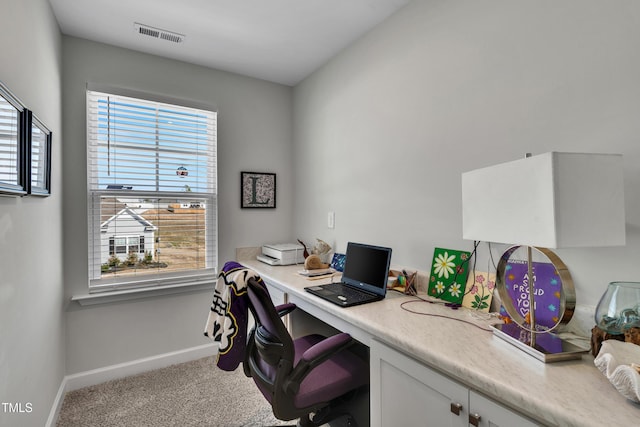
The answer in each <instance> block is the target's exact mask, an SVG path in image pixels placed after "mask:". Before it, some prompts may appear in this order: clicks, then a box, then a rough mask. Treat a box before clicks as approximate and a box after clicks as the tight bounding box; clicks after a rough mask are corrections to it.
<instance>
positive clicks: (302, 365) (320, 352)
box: [284, 332, 353, 394]
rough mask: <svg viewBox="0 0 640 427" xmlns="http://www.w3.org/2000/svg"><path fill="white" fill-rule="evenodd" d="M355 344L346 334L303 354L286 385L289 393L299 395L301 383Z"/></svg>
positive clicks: (321, 343) (330, 339) (325, 340)
mask: <svg viewBox="0 0 640 427" xmlns="http://www.w3.org/2000/svg"><path fill="white" fill-rule="evenodd" d="M351 344H353V338H351V335H349V334H347V333H346V332H343V333H340V334H337V335H333V336H331V337H329V338H326V339H324V340H322V341H320V342H319V343H317V344H316V345H314V346H312V347H310V348H308V349H307V351H305V352H304V353H302V357H301V358H300V361H299V362H298V364H297V365H296V367H295V368H294V369H293V372H292V373H291V375H290V376H289V379H288V380H287V381H285V383H284V389H285V391H287V392H292V393H294V394H295V393H297V392H298V390H299V389H300V383H301V382H302V380H304V378H305V377H306V376H307V375H308V374H309V373H310V372H311V371H312V370H313V368H315V367H316V366H318V365H319V364H321V363H322V362H324V361H326V360H327V359H329V358H331V357H332V356H333V355H334V354H336V353H339V352H341V351H342V350H344V349H346V348H347V347H349V346H351Z"/></svg>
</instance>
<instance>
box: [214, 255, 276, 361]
mask: <svg viewBox="0 0 640 427" xmlns="http://www.w3.org/2000/svg"><path fill="white" fill-rule="evenodd" d="M251 277H253V278H255V279H256V280H257V281H258V282H259V283H260V284H261V285H262V286H264V282H263V281H262V279H261V278H260V276H258V274H256V272H254V271H253V270H250V269H248V268H246V267H244V266H243V265H241V264H239V263H237V262H235V261H229V262H227V263H225V265H224V267H222V271H221V272H220V274H219V275H218V281H217V283H216V288H215V290H214V292H213V302H212V303H211V310H210V311H209V316H208V317H207V323H206V325H205V329H204V335H205V336H207V337H209V338H211V339H212V340H213V342H214V347H215V350H216V353H217V356H218V358H217V362H216V363H217V365H218V367H219V368H220V369H222V370H224V371H233V370H235V369H236V368H237V367H238V366H239V365H240V362H242V361H243V360H244V355H245V348H246V342H247V319H248V304H249V302H248V296H247V281H248V280H249V278H251ZM265 289H266V287H265Z"/></svg>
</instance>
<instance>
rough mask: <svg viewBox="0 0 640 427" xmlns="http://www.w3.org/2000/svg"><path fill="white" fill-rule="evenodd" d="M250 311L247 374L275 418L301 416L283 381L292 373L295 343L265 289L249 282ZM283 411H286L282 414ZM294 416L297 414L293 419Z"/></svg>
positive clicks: (252, 281)
mask: <svg viewBox="0 0 640 427" xmlns="http://www.w3.org/2000/svg"><path fill="white" fill-rule="evenodd" d="M248 292H249V299H250V304H249V308H250V310H251V312H252V314H253V316H254V319H255V321H256V325H255V327H254V329H253V331H252V333H251V335H250V337H249V342H248V343H247V357H246V363H245V374H247V376H251V377H253V379H254V381H255V382H256V384H257V386H258V388H259V389H260V391H261V392H262V394H263V395H264V396H265V398H266V399H267V400H268V401H269V402H270V403H271V405H272V407H273V410H274V414H275V415H276V417H278V418H281V419H294V418H297V417H298V416H299V415H298V414H297V411H295V410H293V409H294V408H293V407H291V408H290V410H288V411H287V408H288V407H289V406H292V405H290V404H288V403H287V401H290V400H291V397H290V396H289V397H287V396H286V395H285V391H284V381H285V380H286V379H287V378H288V376H289V374H290V373H291V371H292V369H293V363H294V357H295V350H294V346H293V340H292V339H291V336H290V335H289V332H288V331H287V328H286V327H285V325H284V323H283V322H282V320H281V318H280V316H279V315H278V312H277V311H276V308H275V307H274V305H273V302H272V301H271V298H270V297H269V294H268V292H267V290H266V289H265V288H264V286H263V285H262V284H260V283H258V282H257V281H255V280H253V279H249V282H248ZM283 409H284V411H283ZM291 412H296V414H294V415H293V416H291V415H290V413H291Z"/></svg>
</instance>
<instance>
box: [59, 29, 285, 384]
mask: <svg viewBox="0 0 640 427" xmlns="http://www.w3.org/2000/svg"><path fill="white" fill-rule="evenodd" d="M63 71H64V72H63V84H62V87H63V111H64V113H65V116H64V131H65V146H64V151H63V157H64V160H65V169H64V175H63V180H64V188H65V199H64V233H65V244H64V254H65V259H64V266H65V291H66V292H65V293H66V297H67V298H70V297H71V296H72V295H75V294H82V293H86V292H87V255H86V254H87V220H86V206H87V197H86V193H87V187H86V148H85V147H86V141H85V135H86V127H85V126H86V125H85V91H86V85H87V83H88V82H90V83H97V84H104V85H111V86H117V87H123V88H130V89H135V90H137V91H142V92H149V93H153V94H160V95H165V96H169V97H173V98H183V99H190V100H194V101H199V102H204V103H207V104H211V105H214V106H216V107H217V109H218V112H219V114H218V162H219V163H218V165H219V169H218V183H219V185H218V188H219V207H218V215H219V223H218V239H219V241H218V247H219V264H220V265H222V264H223V263H224V262H225V261H227V260H231V259H235V248H237V247H243V246H256V245H259V244H261V243H264V242H267V241H281V240H283V239H287V240H288V239H291V238H292V235H291V232H292V225H291V224H292V222H293V202H292V198H291V195H292V194H293V184H292V179H293V174H292V150H291V144H292V142H291V141H292V140H291V136H292V123H291V120H292V112H291V95H292V89H291V88H290V87H286V86H282V85H278V84H273V83H268V82H264V81H261V80H256V79H251V78H246V77H241V76H238V75H234V74H230V73H225V72H220V71H215V70H211V69H208V68H203V67H199V66H194V65H189V64H186V63H181V62H177V61H172V60H168V59H163V58H159V57H156V56H151V55H145V54H140V53H138V52H133V51H130V50H125V49H120V48H116V47H112V46H107V45H104V44H100V43H94V42H90V41H86V40H82V39H77V38H72V37H66V36H65V37H63ZM241 171H264V172H275V173H277V184H278V189H277V208H276V209H264V210H251V209H248V210H247V209H245V210H242V209H240V172H241ZM210 297H211V293H210V292H208V291H207V292H198V293H187V294H182V295H179V296H165V297H155V298H151V299H145V300H137V301H132V302H127V303H113V304H106V305H100V306H93V307H90V308H84V307H79V306H78V305H77V304H69V306H68V313H67V352H68V358H67V373H68V374H73V373H77V372H82V371H86V370H90V369H95V368H99V367H104V366H108V365H112V364H117V363H121V362H127V361H131V360H135V359H138V358H143V357H149V356H154V355H157V354H163V353H167V352H172V351H177V350H181V349H185V348H189V347H194V346H198V345H202V344H206V343H207V341H206V340H205V338H204V337H203V334H202V332H203V330H204V329H203V328H204V322H205V320H206V315H207V313H208V309H209V305H210V304H211V301H210Z"/></svg>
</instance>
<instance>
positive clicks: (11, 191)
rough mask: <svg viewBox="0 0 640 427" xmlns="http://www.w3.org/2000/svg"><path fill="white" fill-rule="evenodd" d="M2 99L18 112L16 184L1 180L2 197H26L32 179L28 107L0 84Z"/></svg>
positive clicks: (0, 193) (0, 190)
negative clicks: (29, 164) (28, 158)
mask: <svg viewBox="0 0 640 427" xmlns="http://www.w3.org/2000/svg"><path fill="white" fill-rule="evenodd" d="M0 97H2V98H3V99H4V100H5V101H7V102H8V103H9V104H10V105H11V106H12V107H13V108H15V109H16V111H17V122H18V123H17V127H16V130H17V141H16V155H17V158H16V165H15V166H16V183H13V182H7V181H2V180H0V196H25V195H27V194H28V187H27V185H28V182H29V180H30V177H29V175H28V169H27V154H26V153H27V145H28V144H29V133H28V121H29V120H28V116H29V110H27V107H26V106H25V105H24V104H23V103H22V102H21V101H20V100H19V99H18V98H17V97H15V96H14V95H13V94H12V93H11V91H10V90H9V89H8V88H7V87H6V86H5V85H4V84H3V83H2V82H0Z"/></svg>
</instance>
